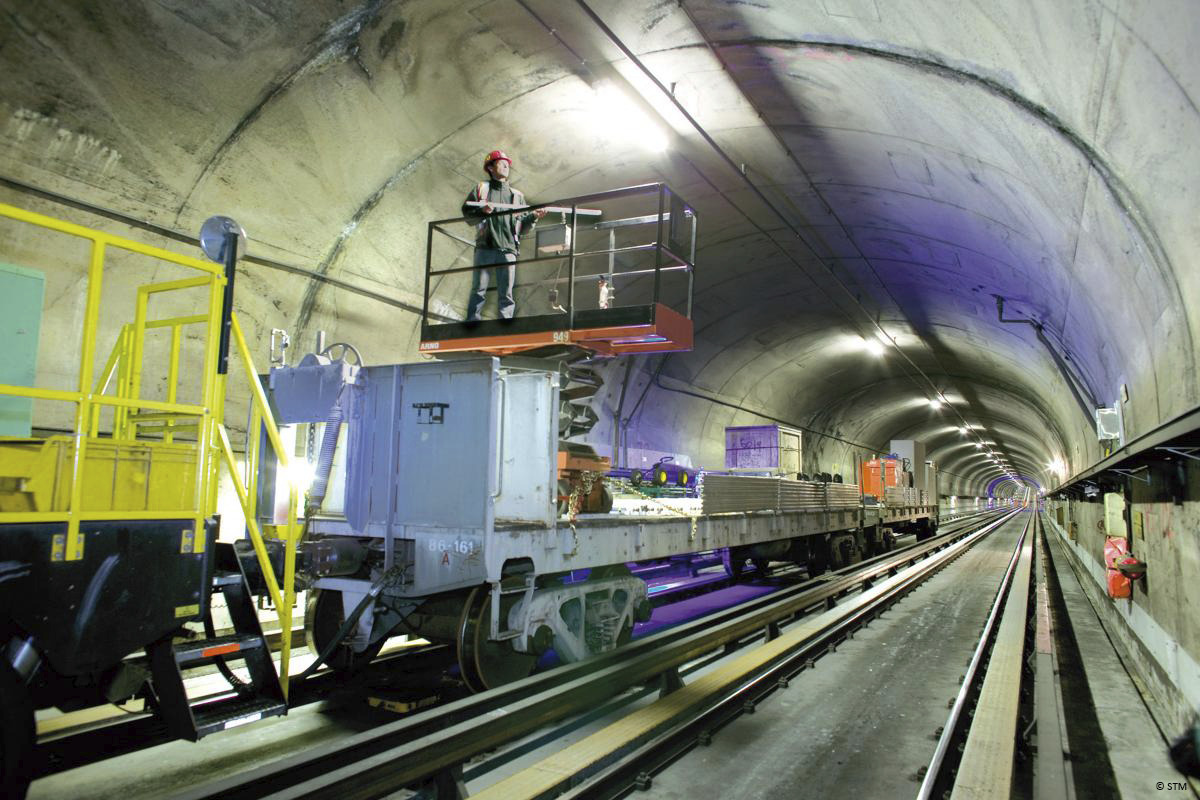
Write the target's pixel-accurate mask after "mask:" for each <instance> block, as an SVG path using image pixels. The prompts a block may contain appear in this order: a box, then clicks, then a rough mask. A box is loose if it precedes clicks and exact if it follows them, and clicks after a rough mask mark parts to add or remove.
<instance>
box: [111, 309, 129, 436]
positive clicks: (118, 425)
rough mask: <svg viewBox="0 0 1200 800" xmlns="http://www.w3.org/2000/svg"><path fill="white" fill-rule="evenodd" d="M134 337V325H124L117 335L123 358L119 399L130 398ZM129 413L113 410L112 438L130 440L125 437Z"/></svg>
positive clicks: (120, 366)
mask: <svg viewBox="0 0 1200 800" xmlns="http://www.w3.org/2000/svg"><path fill="white" fill-rule="evenodd" d="M131 336H133V326H132V325H122V326H121V330H120V331H119V332H118V333H117V344H118V346H119V347H120V348H121V356H120V358H119V359H118V360H117V397H121V398H127V397H129V370H130V369H131V364H130V358H129V344H130V341H132V340H131V338H130V337H131ZM127 413H128V412H127V411H126V409H125V408H124V407H123V406H117V407H116V408H114V409H113V423H112V437H113V438H114V439H125V438H128V437H127V436H126V435H125V415H126V414H127Z"/></svg>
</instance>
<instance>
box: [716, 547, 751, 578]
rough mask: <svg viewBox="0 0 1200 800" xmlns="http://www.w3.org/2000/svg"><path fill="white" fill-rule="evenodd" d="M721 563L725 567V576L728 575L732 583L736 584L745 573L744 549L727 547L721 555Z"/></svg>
mask: <svg viewBox="0 0 1200 800" xmlns="http://www.w3.org/2000/svg"><path fill="white" fill-rule="evenodd" d="M721 561H722V562H723V563H724V565H725V574H726V575H728V576H729V577H730V578H731V579H732V580H733V582H734V583H737V582H738V581H739V580H741V578H742V573H743V572H745V571H746V548H745V547H727V548H725V550H724V552H722V553H721Z"/></svg>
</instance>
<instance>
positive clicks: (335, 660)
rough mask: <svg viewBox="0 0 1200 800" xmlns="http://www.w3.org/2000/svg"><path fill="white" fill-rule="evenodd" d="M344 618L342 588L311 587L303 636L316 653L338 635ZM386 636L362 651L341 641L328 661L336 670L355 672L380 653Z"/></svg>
mask: <svg viewBox="0 0 1200 800" xmlns="http://www.w3.org/2000/svg"><path fill="white" fill-rule="evenodd" d="M345 619H346V612H345V609H344V608H343V607H342V593H341V592H339V591H337V590H336V589H311V590H309V593H308V601H307V602H306V603H305V606H304V640H305V641H306V642H307V643H308V649H309V651H310V652H311V653H312V654H313V656H314V657H315V656H316V655H317V654H318V653H320V652H321V651H322V650H324V649H325V646H326V645H327V644H329V640H330V639H332V638H333V637H334V636H336V635H337V632H338V628H340V627H342V623H343V622H344V621H345ZM386 638H387V637H383V638H381V639H380V640H379V641H377V642H373V643H371V644H370V645H369V646H368V647H367V649H366V650H363V651H362V652H361V653H356V652H354V649H353V648H351V647H350V646H349V645H346V644H339V645H338V646H337V647H335V648H333V652H332V653H330V654H329V658H327V659H325V663H326V664H328V665H329V667H330V668H331V669H333V670H334V671H335V672H341V673H345V674H347V675H353V674H354V673H356V672H358V671H359V670H361V669H362V668H363V667H365V666H367V664H369V663H371V661H372V660H373V659H374V658H375V656H377V655H379V651H380V650H382V649H383V643H384V641H386Z"/></svg>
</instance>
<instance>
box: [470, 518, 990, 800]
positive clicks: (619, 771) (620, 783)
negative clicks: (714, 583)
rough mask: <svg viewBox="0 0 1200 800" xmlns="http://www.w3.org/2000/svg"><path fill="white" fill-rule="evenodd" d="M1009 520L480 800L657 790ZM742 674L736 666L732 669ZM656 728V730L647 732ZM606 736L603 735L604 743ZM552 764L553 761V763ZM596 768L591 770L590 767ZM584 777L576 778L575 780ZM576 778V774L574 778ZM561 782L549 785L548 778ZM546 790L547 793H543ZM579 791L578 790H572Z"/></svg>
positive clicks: (482, 795) (986, 528)
mask: <svg viewBox="0 0 1200 800" xmlns="http://www.w3.org/2000/svg"><path fill="white" fill-rule="evenodd" d="M1008 519H1009V515H1006V516H1005V517H1003V518H1002V519H1000V520H996V521H995V522H994V523H991V524H989V525H985V526H984V527H983V528H981V529H979V530H978V531H976V532H975V533H976V534H977V535H976V537H975V538H974V539H972V540H971V541H969V542H964V543H963V544H962V545H961V546H960V547H959V548H958V549H956V550H954V551H951V552H947V553H944V554H942V555H941V556H938V557H936V559H929V560H928V563H927V564H925V565H922V566H919V567H917V568H915V569H914V570H912V571H911V572H909V573H907V574H905V575H903V576H901V579H900V580H899V581H897V582H896V583H894V584H893V585H892V586H890V587H888V588H887V589H886V590H885V591H883V592H881V593H880V594H879V596H877V597H875V598H872V599H870V600H866V599H864V601H862V602H861V605H859V606H858V607H856V608H854V609H853V610H852V611H851V613H849V614H848V615H846V616H843V617H841V618H839V619H837V620H835V621H834V622H833V623H832V624H830V625H828V626H826V627H824V628H821V629H819V630H817V631H815V632H813V633H811V634H810V635H807V636H804V637H803V638H801V639H799V641H798V642H795V643H792V644H791V645H789V646H788V647H787V649H786V650H785V651H784V652H783V653H782V654H780V655H777V656H776V657H774V658H772V659H770V660H766V661H765V663H764V664H762V665H759V666H756V667H754V668H752V669H750V670H749V671H747V672H745V673H743V674H741V675H739V676H738V677H736V678H735V679H734V680H733V681H732V682H731V683H730V684H729V685H728V686H727V688H724V689H721V690H719V691H718V692H716V693H714V694H712V695H710V696H707V697H704V696H701V697H700V698H699V699H698V700H696V701H694V702H692V703H691V704H688V705H686V706H682V707H681V709H680V712H679V713H678V714H677V715H675V716H674V717H673V718H672V719H671V720H670V721H668V722H666V723H665V724H663V723H661V722H658V721H657V720H654V721H653V722H654V727H653V728H652V729H651V732H650V733H643V735H641V736H640V737H639V736H634V735H632V731H634V730H636V729H637V726H636V725H630V724H627V723H620V724H621V725H622V729H621V730H620V731H619V734H620V735H619V740H618V741H617V742H616V743H615V744H614V745H613V746H612V747H611V748H610V749H609V751H608V752H604V748H605V744H604V743H601V742H596V743H594V744H590V746H586V751H587V752H586V753H583V752H582V751H583V749H584V747H585V746H583V745H580V748H581V754H583V755H584V758H583V759H582V761H583V762H584V763H578V764H575V765H572V766H568V763H569V762H570V761H572V760H573V759H572V758H571V756H570V755H568V756H567V757H566V758H559V759H558V762H559V763H555V764H553V765H549V766H547V765H539V768H535V769H531V770H529V783H530V784H531V785H529V786H523V785H521V784H522V783H524V782H525V776H524V775H518V776H514V777H513V778H510V779H508V780H507V781H506V782H504V783H503V785H500V784H498V785H496V786H493V787H489V788H488V789H484V790H483V791H482V792H480V793H478V795H477V796H479V797H480V798H481V800H483V799H484V798H491V797H493V796H504V797H506V798H517V797H520V798H535V797H536V798H541V797H559V798H571V799H572V800H576V799H578V798H616V797H624V796H625V795H626V794H628V793H629V792H631V791H632V790H634V789H640V790H647V789H650V788H651V786H652V782H653V775H654V774H656V773H657V772H659V771H661V770H662V769H665V768H666V767H667V766H669V765H670V764H671V763H673V762H674V761H675V760H677V759H678V758H679V757H680V756H682V755H683V754H684V753H686V752H687V751H689V750H690V749H692V748H693V747H694V746H695V745H696V744H698V743H702V744H707V743H708V741H709V740H710V738H711V736H712V734H713V733H714V732H715V731H717V730H719V729H720V728H722V727H724V726H725V725H726V724H728V723H729V722H731V721H732V720H733V719H735V718H736V717H738V716H740V715H741V714H744V713H753V712H754V709H755V706H756V705H757V704H758V703H759V702H761V701H762V700H763V699H764V698H765V697H766V696H767V695H769V694H771V693H772V692H774V691H775V690H776V689H780V688H785V687H786V686H787V685H788V683H789V681H790V680H791V679H792V678H793V677H794V676H795V675H797V674H798V673H800V672H803V671H804V670H806V669H808V668H809V667H810V666H811V665H812V664H813V662H814V661H815V660H816V659H817V658H820V657H821V656H822V655H824V654H825V653H827V652H831V651H833V650H836V649H837V645H838V644H839V643H841V642H842V641H844V640H845V639H846V638H848V637H851V636H853V635H854V632H855V631H856V630H858V629H859V628H861V627H863V626H864V625H866V624H868V623H869V622H870V621H872V620H873V619H875V618H876V617H877V616H878V615H879V614H881V613H883V612H884V611H885V610H886V609H887V608H889V607H890V606H892V605H894V604H895V603H896V602H899V600H900V599H902V598H903V597H904V596H905V595H907V594H908V593H909V592H911V591H912V590H913V589H915V588H916V587H917V586H919V585H920V584H922V583H923V582H925V581H926V580H928V579H929V578H930V577H931V576H932V575H933V574H935V573H936V572H938V571H940V570H941V569H943V568H944V567H946V566H947V565H948V564H950V563H951V562H952V561H954V560H955V559H957V558H958V556H960V555H962V553H964V552H966V550H967V549H969V547H970V546H971V545H973V544H975V543H977V542H978V541H979V540H980V539H981V538H982V537H983V536H985V535H986V534H987V533H990V532H991V531H994V530H996V529H998V528H999V527H1000V526H1001V525H1002V524H1003V523H1004V522H1006V521H1007V520H1008ZM731 669H735V666H731ZM647 727H649V726H647ZM605 735H606V734H604V733H601V734H598V735H597V736H596V737H595V738H597V739H599V738H602V737H603V736H605ZM552 758H553V757H552ZM588 762H591V763H588ZM576 770H578V771H577V772H575V771H576ZM571 772H575V774H573V775H572V774H570V773H571ZM551 775H552V776H554V777H547V776H551ZM539 784H540V785H539ZM572 784H576V785H575V787H574V788H571V786H572Z"/></svg>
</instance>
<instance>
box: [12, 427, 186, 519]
mask: <svg viewBox="0 0 1200 800" xmlns="http://www.w3.org/2000/svg"><path fill="white" fill-rule="evenodd" d="M74 442H75V438H74V437H70V436H54V437H51V438H49V439H45V440H25V441H7V442H0V462H2V463H3V467H0V512H43V513H45V512H57V513H61V512H66V511H68V510H70V508H71V506H70V501H71V496H72V488H73V487H72V480H71V478H72V464H74V463H75V458H74ZM196 461H197V453H196V450H195V447H193V446H191V445H188V444H167V443H162V442H117V441H113V440H111V439H93V440H91V441H90V445H89V446H88V447H87V448H86V454H85V456H84V461H83V472H82V473H81V478H82V487H81V491H80V495H79V498H80V505H79V506H77V508H78V510H79V511H80V512H82V513H88V512H96V511H148V510H151V509H155V508H163V509H179V508H188V509H194V507H195V498H194V496H193V495H192V494H191V492H192V489H193V486H194V475H195V470H196ZM194 515H195V511H194V510H190V511H188V513H186V514H184V516H185V517H191V516H194ZM0 519H5V518H4V517H3V516H2V515H0Z"/></svg>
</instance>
